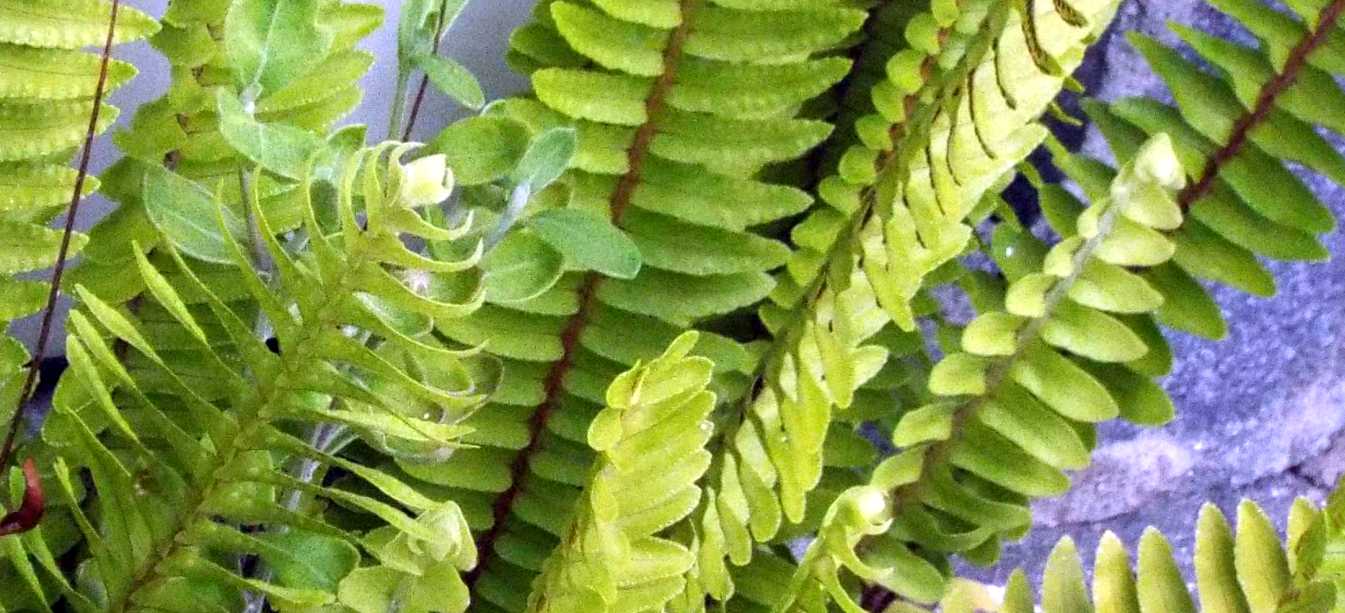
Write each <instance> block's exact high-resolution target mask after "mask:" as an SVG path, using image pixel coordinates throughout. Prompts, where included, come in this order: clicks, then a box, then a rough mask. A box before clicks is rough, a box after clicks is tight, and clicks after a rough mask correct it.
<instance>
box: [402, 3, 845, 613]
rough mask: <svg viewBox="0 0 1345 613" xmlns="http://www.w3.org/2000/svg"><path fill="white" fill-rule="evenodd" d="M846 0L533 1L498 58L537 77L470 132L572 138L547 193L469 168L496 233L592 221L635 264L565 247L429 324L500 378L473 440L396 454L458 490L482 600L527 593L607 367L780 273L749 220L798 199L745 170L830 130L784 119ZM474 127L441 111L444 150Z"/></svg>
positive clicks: (577, 476)
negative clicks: (506, 224) (620, 241)
mask: <svg viewBox="0 0 1345 613" xmlns="http://www.w3.org/2000/svg"><path fill="white" fill-rule="evenodd" d="M845 4H846V3H842V2H832V1H830V0H828V1H823V2H816V3H805V4H804V5H796V4H793V3H790V4H787V5H779V6H777V5H775V4H772V3H742V2H727V1H725V2H709V1H704V0H688V1H686V2H656V3H649V2H635V1H629V0H610V1H603V2H596V3H588V2H542V3H539V5H538V7H537V10H536V19H535V20H534V21H533V23H531V24H529V25H527V26H524V27H523V28H522V29H520V30H519V31H518V32H516V33H515V35H514V37H513V39H512V51H511V53H510V57H511V58H512V60H513V62H514V64H515V66H517V67H519V68H521V69H522V70H524V71H525V72H527V73H529V74H530V75H531V78H532V83H533V86H534V91H535V94H536V99H535V100H532V99H514V100H507V101H503V102H501V103H498V104H495V105H492V106H490V107H489V108H488V109H487V110H486V112H485V117H482V118H477V119H473V120H469V122H470V124H469V125H471V126H472V127H471V128H470V129H471V130H473V131H475V132H476V133H477V134H483V133H486V131H487V130H489V133H490V134H491V138H494V139H499V140H502V141H512V142H515V143H518V144H517V145H514V146H512V147H508V148H506V149H508V150H511V151H515V152H517V151H520V150H522V149H523V145H522V143H526V142H527V140H528V139H529V138H530V135H533V136H531V137H532V138H539V137H540V135H542V134H545V133H547V132H549V131H552V130H557V129H565V128H567V127H572V128H573V129H574V130H575V131H576V134H577V149H576V152H575V155H574V158H573V162H572V163H571V168H570V170H569V171H568V172H566V173H565V174H564V176H562V177H560V179H559V180H558V181H557V182H556V183H555V184H552V185H551V186H550V187H547V188H546V189H544V190H543V189H540V188H538V186H534V185H531V184H529V183H527V182H525V181H521V180H519V178H518V177H512V176H504V174H505V173H503V172H494V173H490V172H483V173H482V176H480V177H479V178H478V179H479V182H480V183H482V185H481V187H480V188H479V189H478V190H477V192H476V193H477V194H478V195H479V197H480V198H483V199H487V200H490V199H494V200H495V201H496V202H497V203H498V204H497V206H498V207H499V208H500V209H501V210H502V212H503V213H502V215H501V217H502V218H504V219H505V220H506V221H510V222H514V221H515V218H512V217H510V215H515V214H516V215H517V217H516V222H515V223H514V225H513V229H511V230H510V231H509V232H508V233H507V234H506V238H505V239H504V242H502V243H501V247H504V246H506V245H509V243H510V242H514V243H517V245H515V246H514V247H516V248H518V249H520V250H522V245H523V244H524V243H526V242H530V241H534V240H536V238H535V237H541V238H543V239H545V238H546V237H545V235H544V230H545V229H546V224H549V223H553V222H554V221H555V220H557V219H560V218H567V219H568V220H570V221H573V220H577V219H588V220H590V222H586V223H588V225H586V226H585V227H590V228H593V226H592V225H591V224H592V223H593V222H600V223H601V226H602V227H597V228H594V231H595V232H598V233H601V234H602V235H607V234H609V233H610V232H609V231H608V230H607V229H611V228H615V229H619V234H620V235H621V236H622V237H624V239H625V240H628V241H629V242H630V243H632V244H633V247H634V251H637V252H638V256H639V264H640V265H639V270H638V273H632V271H631V270H630V269H629V268H626V267H621V268H613V267H608V266H602V265H601V262H595V261H588V260H583V259H581V258H580V257H578V256H582V255H584V254H580V253H568V254H566V258H565V261H564V268H565V270H564V273H563V275H562V276H561V277H560V279H559V280H558V281H557V282H555V284H554V287H551V288H550V289H549V290H547V291H545V292H543V293H542V294H541V295H535V294H534V295H526V296H510V297H507V298H506V297H503V296H501V297H500V298H501V299H496V298H494V297H491V296H488V297H487V302H488V304H487V305H486V306H485V307H484V308H483V309H482V310H481V311H480V312H479V313H478V314H476V315H475V316H473V317H469V318H466V319H462V320H457V321H452V322H447V323H445V324H442V325H440V327H439V331H440V332H441V333H442V334H444V335H445V336H446V337H448V338H452V339H455V340H458V341H460V342H464V343H472V342H477V341H480V340H485V339H489V342H490V349H489V350H490V351H491V352H492V353H493V354H495V355H498V356H500V357H502V358H503V359H504V360H505V363H506V369H505V370H506V377H505V381H504V382H503V384H502V386H501V391H500V392H499V393H498V394H497V395H496V396H495V397H494V398H493V399H492V404H491V406H490V407H489V408H488V409H487V410H484V411H482V412H480V413H479V414H478V416H477V417H475V418H474V419H473V421H472V425H473V426H475V427H476V428H477V431H478V432H479V433H481V434H480V435H473V436H472V437H469V440H470V441H471V442H473V443H477V444H479V445H480V448H478V449H474V450H469V451H466V452H464V453H460V454H457V455H456V456H455V457H454V458H451V459H449V460H448V461H447V462H444V463H443V464H439V465H434V466H411V465H403V466H402V468H403V469H404V470H405V471H406V472H408V473H410V474H411V475H412V476H414V477H416V478H417V479H419V480H422V481H425V482H427V483H429V484H438V485H441V486H447V487H449V488H452V489H451V490H450V491H451V492H452V495H453V496H454V497H455V499H460V500H463V501H465V502H464V505H463V508H464V510H465V511H466V513H467V516H468V519H469V521H471V523H472V525H473V528H474V529H476V530H478V531H479V532H478V534H479V536H478V541H479V544H480V547H481V550H482V566H481V568H479V569H478V570H477V571H475V574H474V575H473V576H472V577H471V582H472V583H473V585H474V587H475V590H474V592H475V595H476V596H477V598H476V601H477V602H478V603H479V606H481V607H482V610H488V609H490V608H491V607H499V608H501V609H504V610H521V609H523V608H524V606H525V604H526V603H525V601H524V594H523V593H522V590H521V587H522V586H525V585H527V584H529V583H530V582H531V580H530V577H532V576H533V575H534V574H535V573H537V572H538V571H539V570H540V569H541V563H542V561H543V560H545V559H546V558H547V556H548V553H549V552H550V551H551V550H552V549H553V547H554V546H555V544H556V542H557V539H558V538H561V537H563V536H564V534H565V532H564V531H565V529H566V527H567V526H568V525H569V524H568V521H569V519H570V518H569V512H568V509H570V508H572V507H573V506H574V501H575V500H576V499H577V496H579V495H580V494H579V492H580V487H581V486H583V485H584V484H585V482H586V480H587V476H588V471H587V466H588V465H589V464H590V462H591V461H592V457H593V456H592V453H591V452H590V451H589V450H588V449H587V445H585V439H584V435H585V432H586V428H587V424H588V422H589V421H590V420H591V419H592V418H593V416H594V415H595V414H596V413H597V412H598V410H599V407H601V406H602V404H603V390H604V389H605V388H606V387H607V384H608V383H609V382H610V381H611V380H612V377H614V376H615V375H616V374H617V373H620V372H622V371H624V370H626V369H627V368H628V367H629V366H630V365H632V364H635V363H636V361H637V360H641V359H650V358H653V357H655V356H658V355H660V354H661V353H662V351H663V348H664V347H665V346H666V345H667V344H668V343H669V342H671V341H672V340H673V339H675V338H677V337H678V335H679V334H680V333H681V332H683V331H684V330H686V329H687V328H688V327H689V326H692V325H694V324H697V323H699V322H704V321H706V320H707V319H712V318H715V317H718V316H721V315H725V314H729V313H733V312H735V311H740V310H742V309H744V308H746V307H753V306H755V305H756V304H758V303H759V302H760V301H761V300H762V299H764V298H765V297H766V296H767V294H769V293H770V291H771V290H772V288H773V287H774V285H775V281H774V280H773V278H772V276H771V275H770V274H769V272H770V271H772V270H774V269H777V268H779V267H780V266H782V265H783V264H784V263H785V261H786V259H787V257H788V254H789V251H788V249H787V248H786V247H785V245H784V244H783V243H781V242H779V241H777V240H773V239H771V238H767V237H765V236H763V235H762V234H761V233H760V232H758V231H757V229H758V228H759V227H761V226H763V225H764V224H769V223H772V222H776V221H779V220H782V219H785V218H787V217H789V216H791V215H795V214H797V213H799V212H801V211H803V210H805V209H806V208H807V207H808V206H809V204H810V203H811V198H810V197H809V196H808V195H807V194H805V193H804V192H802V191H801V190H798V189H795V188H791V187H785V186H780V185H772V184H769V183H766V182H763V181H759V180H757V179H754V178H752V176H753V175H754V173H756V172H757V171H758V170H759V169H760V168H762V167H763V166H765V165H768V164H770V163H774V162H781V161H786V160H790V159H793V158H797V157H799V156H800V155H802V154H804V153H805V152H807V151H809V150H810V149H811V148H812V147H814V146H815V145H817V144H818V143H819V142H821V140H822V139H823V138H825V137H826V136H827V135H828V133H829V132H830V127H829V126H828V125H827V124H825V123H823V122H819V121H813V120H805V119H796V118H794V115H795V114H796V113H797V112H798V110H799V108H800V107H801V106H802V105H803V103H804V102H806V101H807V100H808V99H810V98H812V97H814V96H817V95H818V94H821V93H823V92H825V91H826V90H827V89H828V88H829V87H830V86H831V85H832V84H833V83H835V82H836V81H838V80H839V79H840V78H841V77H842V76H844V74H845V72H846V68H847V66H848V61H847V60H845V59H841V58H835V57H821V56H822V55H824V54H827V53H828V52H830V51H831V50H832V49H834V48H837V47H838V46H840V45H842V44H843V43H844V41H845V40H846V38H847V36H849V35H850V34H851V33H853V32H854V31H855V30H856V29H857V28H858V27H859V26H860V25H861V23H862V21H863V20H864V17H865V13H864V12H863V11H859V10H855V9H852V8H847V7H846V6H844V5H845ZM765 59H769V61H763V60H765ZM750 83H759V84H762V87H758V88H749V87H744V85H745V84H750ZM767 83H770V84H771V85H770V86H766V84H767ZM468 129H469V128H467V127H459V126H453V127H450V128H449V129H448V130H447V131H446V132H445V134H444V135H442V136H441V139H440V140H438V141H436V145H437V146H438V145H440V144H441V143H442V146H443V147H444V148H441V149H440V150H442V151H444V152H445V153H447V154H449V155H450V157H452V153H451V151H449V150H448V149H447V147H448V146H449V145H450V144H451V143H453V142H461V140H462V139H463V138H465V134H466V133H467V130H468ZM502 155H504V154H502ZM515 155H517V154H515ZM506 157H507V155H506ZM484 169H485V168H484V167H483V170H484ZM520 195H521V197H522V198H528V196H529V195H531V199H530V200H529V201H528V202H527V203H526V208H525V207H523V206H522V203H518V207H517V208H515V207H513V206H507V205H506V203H505V202H504V201H505V200H506V199H508V198H518V197H520ZM511 211H516V213H514V212H511ZM604 228H607V229H604ZM586 236H588V234H571V235H569V237H568V239H567V240H568V242H572V243H584V242H585V237H586ZM594 236H595V240H594V243H600V242H601V241H599V240H597V235H596V234H594ZM694 352H695V353H696V354H698V355H703V356H706V357H710V358H711V359H712V360H713V361H714V364H715V370H716V377H715V381H714V383H713V384H712V387H713V388H714V389H715V391H716V392H717V393H718V394H719V397H720V398H721V399H724V398H730V397H737V396H740V395H741V394H742V393H744V392H745V389H746V384H747V381H748V378H749V377H748V374H749V373H750V372H751V371H752V369H753V365H752V356H751V354H750V353H749V351H748V350H747V349H746V348H745V347H744V346H742V345H741V344H739V343H737V342H735V341H733V340H731V339H729V338H727V337H725V336H721V335H719V334H714V333H711V332H702V333H701V334H700V336H699V340H698V342H697V344H696V348H695V350H694ZM681 495H683V496H684V498H683V499H680V500H679V504H686V505H693V506H694V505H695V504H696V502H697V499H698V496H696V495H694V493H693V492H691V491H687V492H683V493H682V494H681ZM688 508H689V507H688ZM557 510H566V511H562V512H558V511H557ZM474 606H478V605H474Z"/></svg>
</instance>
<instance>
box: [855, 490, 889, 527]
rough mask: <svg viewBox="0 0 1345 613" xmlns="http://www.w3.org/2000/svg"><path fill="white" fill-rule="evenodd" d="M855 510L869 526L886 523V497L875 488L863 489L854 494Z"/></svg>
mask: <svg viewBox="0 0 1345 613" xmlns="http://www.w3.org/2000/svg"><path fill="white" fill-rule="evenodd" d="M855 510H856V511H859V515H860V517H863V518H864V521H867V522H868V523H870V524H879V523H882V522H885V521H887V520H888V519H889V518H888V510H887V496H884V495H883V491H882V490H880V489H878V488H876V487H864V488H861V489H860V491H859V492H857V493H856V494H855Z"/></svg>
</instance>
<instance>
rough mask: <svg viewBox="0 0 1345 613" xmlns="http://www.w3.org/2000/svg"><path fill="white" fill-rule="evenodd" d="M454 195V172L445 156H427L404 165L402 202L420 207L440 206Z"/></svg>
mask: <svg viewBox="0 0 1345 613" xmlns="http://www.w3.org/2000/svg"><path fill="white" fill-rule="evenodd" d="M452 193H453V171H452V170H450V169H449V167H448V163H447V158H446V157H445V156H444V154H442V153H439V154H435V155H427V156H425V157H423V158H420V159H418V160H415V161H412V162H411V163H409V164H403V165H402V201H403V202H404V203H406V205H407V206H412V207H418V206H427V205H431V204H439V203H440V202H443V201H445V200H447V199H448V197H449V195H451V194H452Z"/></svg>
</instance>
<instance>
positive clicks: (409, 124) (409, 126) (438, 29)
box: [388, 0, 448, 142]
mask: <svg viewBox="0 0 1345 613" xmlns="http://www.w3.org/2000/svg"><path fill="white" fill-rule="evenodd" d="M447 12H448V0H444V1H443V2H441V3H440V4H439V19H438V21H437V22H436V23H435V24H434V47H433V48H432V49H431V53H436V54H437V53H439V41H440V39H442V38H443V36H444V26H445V25H447V18H446V16H445V13H447ZM429 83H430V76H429V75H424V74H422V75H420V85H419V86H418V87H416V101H415V102H414V103H413V104H412V105H411V117H410V118H409V119H407V120H406V131H405V132H403V133H402V141H403V142H410V141H411V131H412V130H414V129H415V127H416V117H418V116H419V115H420V105H421V104H422V103H424V102H425V88H426V86H428V85H429ZM388 134H389V138H391V134H392V132H389V133H388Z"/></svg>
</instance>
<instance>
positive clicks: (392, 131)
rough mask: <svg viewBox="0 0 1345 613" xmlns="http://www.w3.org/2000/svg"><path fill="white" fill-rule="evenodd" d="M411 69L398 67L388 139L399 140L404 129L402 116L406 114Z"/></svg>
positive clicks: (389, 118)
mask: <svg viewBox="0 0 1345 613" xmlns="http://www.w3.org/2000/svg"><path fill="white" fill-rule="evenodd" d="M410 81H411V69H410V67H408V66H403V65H399V66H398V67H397V86H396V87H395V88H393V92H392V112H391V113H389V114H388V138H389V139H393V138H397V135H398V134H399V133H400V132H401V129H402V116H403V115H405V114H406V89H407V87H408V86H409V85H410Z"/></svg>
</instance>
